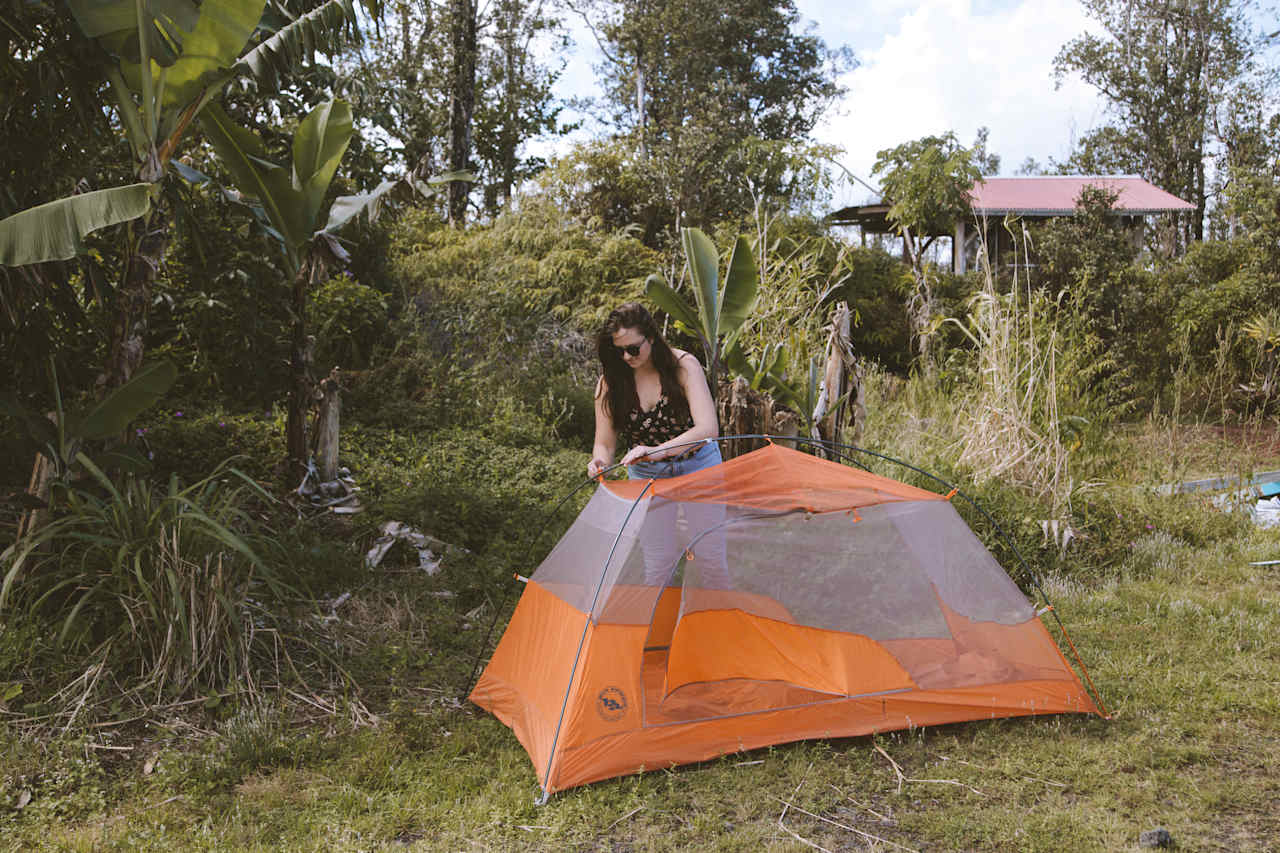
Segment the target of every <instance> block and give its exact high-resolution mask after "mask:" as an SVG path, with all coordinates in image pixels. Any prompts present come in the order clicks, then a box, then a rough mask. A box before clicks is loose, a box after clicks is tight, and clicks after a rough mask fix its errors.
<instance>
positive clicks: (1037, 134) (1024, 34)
mask: <svg viewBox="0 0 1280 853" xmlns="http://www.w3.org/2000/svg"><path fill="white" fill-rule="evenodd" d="M796 7H797V9H798V11H799V12H800V17H801V19H802V21H803V22H804V23H803V24H802V26H808V25H809V24H812V25H813V26H814V28H815V29H814V31H815V32H816V33H817V35H818V36H819V37H821V38H822V39H823V41H825V42H826V43H827V45H828V46H829V47H838V46H840V45H848V46H849V47H850V48H851V49H852V50H853V53H854V57H855V59H856V60H857V61H858V63H859V64H858V66H857V67H856V68H855V69H853V70H852V71H850V72H847V73H845V74H844V75H842V77H841V80H840V82H841V85H843V86H844V87H845V88H846V89H847V90H848V91H847V92H846V94H845V95H844V97H843V98H842V99H840V100H839V101H838V102H837V103H835V104H833V105H832V107H831V108H830V109H829V110H828V112H827V114H826V115H825V117H824V119H823V121H822V122H821V123H820V124H819V125H818V127H817V128H815V130H814V136H815V138H816V140H817V141H818V142H822V143H829V144H833V145H837V146H839V147H840V148H842V149H844V152H845V153H844V155H843V156H842V157H841V158H840V161H841V163H842V165H844V167H845V168H847V169H848V170H849V171H851V172H852V173H853V174H855V175H857V176H858V177H860V178H862V179H863V180H865V181H867V182H868V183H871V184H873V185H874V183H875V181H874V179H873V176H872V175H871V166H872V164H873V163H874V162H875V158H876V152H877V151H880V150H882V149H884V148H891V147H893V146H895V145H898V144H899V143H902V142H906V141H908V140H911V139H917V138H919V137H921V136H926V135H930V134H939V133H944V132H946V131H948V130H950V131H954V132H955V134H956V136H957V137H958V138H959V139H960V141H961V143H963V144H965V145H968V144H971V143H972V142H973V141H974V138H975V136H976V134H977V131H978V128H980V127H983V126H985V127H987V128H989V138H988V143H987V147H988V150H989V151H991V152H994V153H996V154H999V155H1000V157H1001V166H1000V170H1001V174H1005V175H1011V174H1013V173H1014V172H1015V171H1016V170H1017V168H1018V167H1019V166H1020V165H1021V164H1022V162H1023V161H1024V160H1025V159H1026V158H1027V157H1034V158H1035V159H1036V160H1038V161H1039V162H1041V163H1046V162H1047V161H1048V159H1049V158H1050V157H1054V158H1057V159H1059V160H1062V159H1065V158H1066V157H1067V155H1068V154H1069V153H1070V150H1071V147H1072V143H1073V141H1074V140H1075V139H1076V138H1078V137H1079V136H1081V135H1083V134H1084V133H1086V132H1088V131H1089V130H1090V129H1092V128H1094V127H1097V126H1098V125H1100V124H1102V123H1103V121H1104V118H1105V116H1104V114H1103V104H1102V101H1101V100H1100V99H1099V98H1098V97H1097V95H1096V94H1095V92H1094V90H1093V89H1092V88H1090V87H1089V86H1087V85H1085V84H1084V83H1083V82H1081V81H1079V80H1078V79H1070V78H1068V79H1064V80H1063V82H1062V85H1061V86H1059V87H1056V88H1055V80H1054V76H1053V57H1054V56H1055V55H1056V54H1057V53H1058V50H1059V49H1060V48H1061V47H1062V46H1063V45H1064V44H1065V43H1066V42H1068V41H1069V40H1071V39H1072V38H1075V37H1076V36H1078V35H1080V34H1081V33H1083V32H1085V31H1087V30H1089V29H1090V28H1091V27H1096V25H1092V24H1091V23H1090V22H1089V21H1088V20H1087V19H1086V18H1085V16H1084V14H1083V13H1082V11H1081V8H1080V4H1079V2H1078V0H914V2H909V0H880V2H878V3H859V4H853V3H850V2H849V0H796ZM569 23H570V34H571V38H572V39H573V42H574V44H573V46H572V47H571V49H570V50H569V51H568V52H567V53H566V54H564V57H563V58H564V59H565V68H564V72H563V74H562V75H561V77H560V80H559V81H558V84H557V88H556V94H557V95H558V96H559V97H561V98H566V99H567V98H571V97H598V96H599V95H600V94H601V91H600V88H599V85H598V83H597V81H596V72H595V70H594V66H596V65H598V64H599V63H600V62H601V55H600V53H599V49H598V47H597V46H596V43H595V41H594V39H593V38H592V36H591V33H590V31H589V30H587V28H586V27H585V26H583V25H582V23H581V22H580V21H579V20H576V19H575V20H570V21H569ZM576 117H577V116H576V114H566V119H568V120H572V119H573V118H576ZM603 132H604V131H603V130H602V129H601V128H599V127H598V126H595V127H593V126H592V124H591V123H590V122H589V121H588V122H587V123H586V124H585V125H584V127H583V129H582V130H580V131H578V133H577V134H576V135H575V136H573V137H570V139H573V138H579V139H581V138H586V137H589V136H593V135H598V134H600V133H603ZM568 144H569V143H568V142H566V141H565V140H559V141H557V142H554V143H542V144H540V145H537V146H536V147H535V150H537V151H538V153H544V154H545V153H551V152H552V151H555V150H563V149H564V148H566V147H567V146H568ZM871 197H872V193H871V192H870V191H869V190H867V189H866V188H865V187H862V186H859V185H857V184H849V185H846V186H842V187H841V188H839V189H838V190H837V193H836V198H835V199H834V202H835V204H836V205H837V206H839V205H843V204H857V203H862V202H865V201H868V200H870V198H871Z"/></svg>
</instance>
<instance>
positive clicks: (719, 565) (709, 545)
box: [627, 441, 730, 589]
mask: <svg viewBox="0 0 1280 853" xmlns="http://www.w3.org/2000/svg"><path fill="white" fill-rule="evenodd" d="M721 461H722V459H721V456H720V445H719V443H718V442H715V441H709V442H707V443H706V444H703V445H702V446H701V447H699V448H698V451H697V452H696V453H694V454H693V455H692V456H688V457H686V458H684V459H679V460H666V459H663V460H660V461H658V462H637V463H636V464H634V465H628V466H627V474H628V475H629V476H630V477H631V479H633V480H648V479H651V478H652V479H655V480H658V479H665V478H667V477H679V476H680V475H681V474H691V473H693V472H694V471H701V470H702V469H704V468H710V467H712V466H713V465H719V464H720V462H721ZM681 513H683V515H684V519H685V525H686V528H687V530H686V531H685V533H684V534H683V535H681V534H679V533H678V532H677V517H678V515H679V514H681ZM724 521H725V511H724V505H723V504H716V503H700V502H697V501H691V502H687V503H678V502H675V501H669V500H666V499H665V498H661V497H655V498H654V499H653V501H652V503H651V504H650V506H649V511H648V513H647V514H646V516H645V521H644V526H643V527H642V528H641V530H640V548H641V550H642V551H643V553H644V581H645V584H647V585H649V586H665V585H666V584H668V583H670V580H671V578H672V577H673V576H674V574H675V570H676V568H677V566H679V565H680V562H681V559H682V557H684V556H685V555H686V554H690V553H693V554H696V557H697V559H696V566H695V567H694V574H693V575H692V576H691V575H689V574H688V573H686V578H685V580H686V584H690V583H691V584H693V585H695V586H698V587H703V588H707V589H729V588H730V580H729V566H728V559H727V555H726V553H725V545H726V543H725V536H724Z"/></svg>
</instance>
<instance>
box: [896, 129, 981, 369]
mask: <svg viewBox="0 0 1280 853" xmlns="http://www.w3.org/2000/svg"><path fill="white" fill-rule="evenodd" d="M979 142H984V143H985V136H984V135H982V134H980V135H979ZM872 173H873V174H875V175H878V176H879V177H880V186H881V189H882V191H883V192H884V197H885V200H887V201H888V202H889V204H890V207H889V219H890V220H891V221H892V222H893V224H894V227H895V228H896V229H897V230H898V233H899V234H901V235H902V245H903V251H904V253H905V254H906V256H907V260H908V261H909V263H910V264H911V277H912V280H913V281H914V284H915V290H914V292H913V293H912V295H911V298H910V299H909V300H908V302H907V314H908V319H909V321H910V324H911V338H912V341H913V342H914V344H915V349H916V352H917V356H918V358H919V361H920V365H921V367H922V368H924V370H925V372H926V373H931V372H932V370H933V360H932V356H931V353H930V350H929V341H930V338H931V337H932V335H933V331H934V327H935V322H934V288H933V280H932V275H931V272H930V270H929V269H928V267H927V265H926V263H925V258H924V253H925V251H927V250H928V248H929V246H930V245H931V244H932V243H933V241H934V240H935V239H936V237H937V235H939V234H952V233H954V232H955V226H956V222H957V221H958V220H959V219H960V217H962V216H964V215H966V213H967V212H968V210H969V192H970V191H971V190H972V189H973V185H974V183H976V182H977V181H978V180H979V179H980V178H981V177H982V175H981V172H980V171H979V169H978V166H977V165H976V164H975V162H974V152H973V151H972V150H971V149H968V148H965V147H963V146H961V145H960V143H959V142H958V141H957V140H956V136H955V134H954V133H950V132H948V133H945V134H943V135H942V136H925V137H922V138H920V139H917V140H914V141H912V142H904V143H903V144H902V145H899V146H897V147H896V148H887V149H885V150H883V151H880V152H878V153H877V154H876V163H875V166H874V167H872Z"/></svg>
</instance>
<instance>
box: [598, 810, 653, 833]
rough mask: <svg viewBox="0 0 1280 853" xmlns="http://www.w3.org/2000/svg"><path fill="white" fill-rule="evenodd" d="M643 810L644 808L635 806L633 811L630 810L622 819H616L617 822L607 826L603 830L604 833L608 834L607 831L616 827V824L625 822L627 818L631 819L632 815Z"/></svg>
mask: <svg viewBox="0 0 1280 853" xmlns="http://www.w3.org/2000/svg"><path fill="white" fill-rule="evenodd" d="M643 808H644V806H636V807H635V808H634V809H632V810H631V811H629V812H627V813H626V814H624V815H623V816H622V817H620V818H618V819H617V820H615V821H614V822H613V823H611V824H609V825H608V826H606V827H605V828H604V831H605V832H608V831H609V830H611V829H613V828H614V827H615V826H617V825H618V824H620V823H622V822H623V821H624V820H626V819H627V818H629V817H631V816H632V815H633V814H635V813H636V812H638V811H640V810H641V809H643Z"/></svg>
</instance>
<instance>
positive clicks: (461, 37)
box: [449, 0, 476, 228]
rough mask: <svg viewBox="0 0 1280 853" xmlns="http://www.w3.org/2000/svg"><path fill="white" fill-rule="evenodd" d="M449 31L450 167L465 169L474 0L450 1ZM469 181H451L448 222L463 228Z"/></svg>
mask: <svg viewBox="0 0 1280 853" xmlns="http://www.w3.org/2000/svg"><path fill="white" fill-rule="evenodd" d="M449 28H450V34H451V37H452V43H453V56H452V68H451V69H450V74H449V77H450V84H449V88H450V93H449V169H450V170H451V171H462V170H464V169H466V168H468V166H469V164H470V161H471V120H472V117H473V116H474V115H475V108H476V4H475V0H451V2H450V22H449ZM469 190H470V185H469V184H468V183H467V182H466V181H453V182H452V183H450V184H449V222H450V223H451V224H452V225H453V226H454V227H455V228H461V227H462V225H463V222H464V220H465V219H466V215H467V194H468V192H469Z"/></svg>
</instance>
